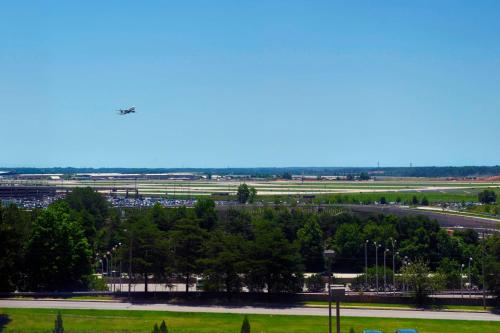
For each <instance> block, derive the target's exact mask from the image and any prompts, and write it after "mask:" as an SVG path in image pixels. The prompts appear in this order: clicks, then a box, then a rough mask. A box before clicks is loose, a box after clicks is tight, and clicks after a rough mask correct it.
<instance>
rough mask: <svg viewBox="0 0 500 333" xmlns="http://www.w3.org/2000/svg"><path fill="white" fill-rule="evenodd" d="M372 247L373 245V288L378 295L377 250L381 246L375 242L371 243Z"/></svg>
mask: <svg viewBox="0 0 500 333" xmlns="http://www.w3.org/2000/svg"><path fill="white" fill-rule="evenodd" d="M373 245H375V288H376V292H377V295H378V248H379V247H381V246H382V245H381V244H378V243H377V242H373Z"/></svg>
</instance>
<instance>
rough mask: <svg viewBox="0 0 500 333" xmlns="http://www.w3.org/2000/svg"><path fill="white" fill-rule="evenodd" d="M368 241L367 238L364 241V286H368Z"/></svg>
mask: <svg viewBox="0 0 500 333" xmlns="http://www.w3.org/2000/svg"><path fill="white" fill-rule="evenodd" d="M368 242H369V240H368V239H367V240H366V241H365V288H367V287H368Z"/></svg>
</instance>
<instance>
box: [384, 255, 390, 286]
mask: <svg viewBox="0 0 500 333" xmlns="http://www.w3.org/2000/svg"><path fill="white" fill-rule="evenodd" d="M387 252H389V249H385V250H384V294H385V293H386V291H387V275H386V273H385V257H386V255H387Z"/></svg>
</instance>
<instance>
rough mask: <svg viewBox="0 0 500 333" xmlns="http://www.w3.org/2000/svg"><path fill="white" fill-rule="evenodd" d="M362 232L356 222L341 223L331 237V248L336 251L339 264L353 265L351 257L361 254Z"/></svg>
mask: <svg viewBox="0 0 500 333" xmlns="http://www.w3.org/2000/svg"><path fill="white" fill-rule="evenodd" d="M364 242H365V240H364V239H363V233H362V232H361V229H360V227H359V225H358V224H354V223H344V224H342V225H341V226H340V227H339V228H338V229H337V231H336V232H335V236H334V237H333V248H334V249H335V252H336V253H337V255H336V257H337V262H338V264H339V265H344V263H345V265H344V266H349V267H352V266H353V262H352V258H357V257H360V256H361V251H362V244H364Z"/></svg>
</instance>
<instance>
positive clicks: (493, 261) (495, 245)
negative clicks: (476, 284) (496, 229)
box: [484, 235, 500, 299]
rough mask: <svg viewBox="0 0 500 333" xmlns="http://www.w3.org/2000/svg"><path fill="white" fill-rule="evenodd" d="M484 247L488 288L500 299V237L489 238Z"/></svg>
mask: <svg viewBox="0 0 500 333" xmlns="http://www.w3.org/2000/svg"><path fill="white" fill-rule="evenodd" d="M484 245H485V273H486V274H485V282H486V286H487V288H488V289H489V290H490V291H491V292H492V293H493V294H494V295H495V296H496V297H497V299H500V236H498V235H493V236H489V237H488V238H487V239H486V240H485V244H484Z"/></svg>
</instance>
